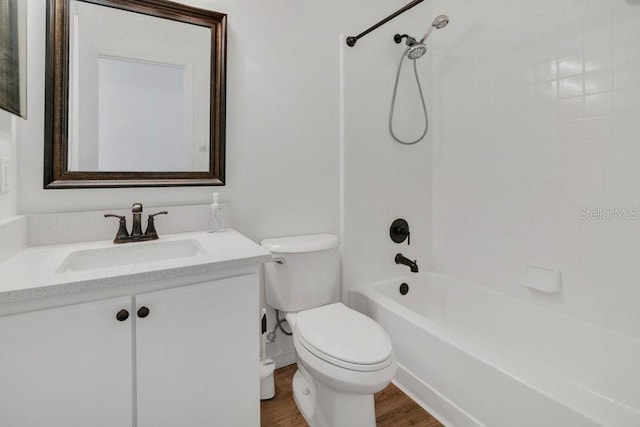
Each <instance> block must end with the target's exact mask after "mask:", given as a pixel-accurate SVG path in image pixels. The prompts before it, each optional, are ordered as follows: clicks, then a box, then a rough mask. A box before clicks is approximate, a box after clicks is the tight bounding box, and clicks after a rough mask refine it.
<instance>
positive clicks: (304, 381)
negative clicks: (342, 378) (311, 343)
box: [293, 364, 376, 427]
mask: <svg viewBox="0 0 640 427" xmlns="http://www.w3.org/2000/svg"><path fill="white" fill-rule="evenodd" d="M293 398H294V400H295V402H296V405H297V406H298V409H299V410H300V413H301V414H302V416H303V417H304V419H305V421H306V422H307V424H309V426H311V427H352V426H359V427H360V426H362V427H375V425H376V414H375V405H374V399H373V394H350V393H342V392H339V391H335V390H332V389H330V388H328V387H327V386H326V385H324V384H322V383H320V382H318V381H315V380H314V379H313V378H312V377H311V375H309V373H308V372H307V371H306V370H305V369H304V367H303V366H302V364H298V371H296V373H295V375H294V376H293Z"/></svg>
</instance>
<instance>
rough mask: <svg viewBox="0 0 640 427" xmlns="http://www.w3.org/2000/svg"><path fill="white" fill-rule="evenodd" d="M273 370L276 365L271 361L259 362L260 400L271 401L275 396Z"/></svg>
mask: <svg viewBox="0 0 640 427" xmlns="http://www.w3.org/2000/svg"><path fill="white" fill-rule="evenodd" d="M275 369H276V364H275V363H273V360H271V359H266V360H263V361H261V362H260V400H268V399H272V398H273V396H275V395H276V385H275V382H274V380H273V372H274V371H275Z"/></svg>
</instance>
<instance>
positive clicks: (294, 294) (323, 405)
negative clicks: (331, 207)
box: [262, 234, 396, 427]
mask: <svg viewBox="0 0 640 427" xmlns="http://www.w3.org/2000/svg"><path fill="white" fill-rule="evenodd" d="M262 246H263V247H264V248H266V249H267V250H269V251H271V252H272V253H273V254H274V256H275V257H276V261H277V262H272V263H268V264H265V282H266V283H265V286H266V299H267V304H269V305H270V306H271V307H273V308H276V309H278V310H281V311H283V312H284V314H285V317H286V319H287V322H288V323H289V325H290V326H291V330H292V331H293V341H294V345H295V349H296V354H297V361H298V371H297V372H296V374H295V376H294V377H293V396H294V398H295V401H296V404H297V405H298V409H300V412H301V413H302V415H303V416H304V418H305V420H306V421H307V423H309V425H310V426H311V427H325V426H327V427H341V426H345V427H346V426H349V427H351V426H363V427H365V426H375V425H376V421H375V408H374V401H373V394H374V393H376V392H378V391H380V390H382V389H383V388H385V387H386V386H387V385H388V384H389V382H390V381H391V378H392V377H393V375H394V374H395V371H396V360H395V356H394V354H393V349H392V347H391V341H390V340H389V336H388V335H387V333H386V332H385V331H384V330H383V329H382V327H381V326H380V325H379V324H377V323H376V322H375V321H373V320H372V319H370V318H369V317H367V316H365V315H363V314H361V313H358V312H356V311H354V310H351V309H350V308H348V307H346V306H344V305H343V304H341V303H332V302H334V301H337V300H338V297H339V289H338V282H337V273H338V253H337V248H338V237H337V236H335V235H332V234H316V235H309V236H294V237H282V238H276V239H266V240H263V241H262Z"/></svg>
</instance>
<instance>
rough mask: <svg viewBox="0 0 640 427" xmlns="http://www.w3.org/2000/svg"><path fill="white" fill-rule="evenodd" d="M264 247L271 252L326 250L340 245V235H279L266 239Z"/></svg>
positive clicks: (263, 242) (292, 252)
mask: <svg viewBox="0 0 640 427" xmlns="http://www.w3.org/2000/svg"><path fill="white" fill-rule="evenodd" d="M262 247H263V248H265V249H266V250H268V251H270V252H274V253H281V254H295V253H302V252H316V251H325V250H327V249H335V248H337V247H338V236H336V235H335V234H310V235H306V236H290V237H277V238H274V239H264V240H263V241H262Z"/></svg>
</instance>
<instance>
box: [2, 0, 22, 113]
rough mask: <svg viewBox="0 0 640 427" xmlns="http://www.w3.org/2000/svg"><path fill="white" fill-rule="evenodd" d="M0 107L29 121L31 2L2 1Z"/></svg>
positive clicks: (18, 0) (17, 0)
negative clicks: (28, 48) (28, 70)
mask: <svg viewBox="0 0 640 427" xmlns="http://www.w3.org/2000/svg"><path fill="white" fill-rule="evenodd" d="M0 108H1V109H3V110H6V111H8V112H10V113H13V114H15V115H17V116H21V117H24V118H26V114H27V2H26V1H24V0H0Z"/></svg>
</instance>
